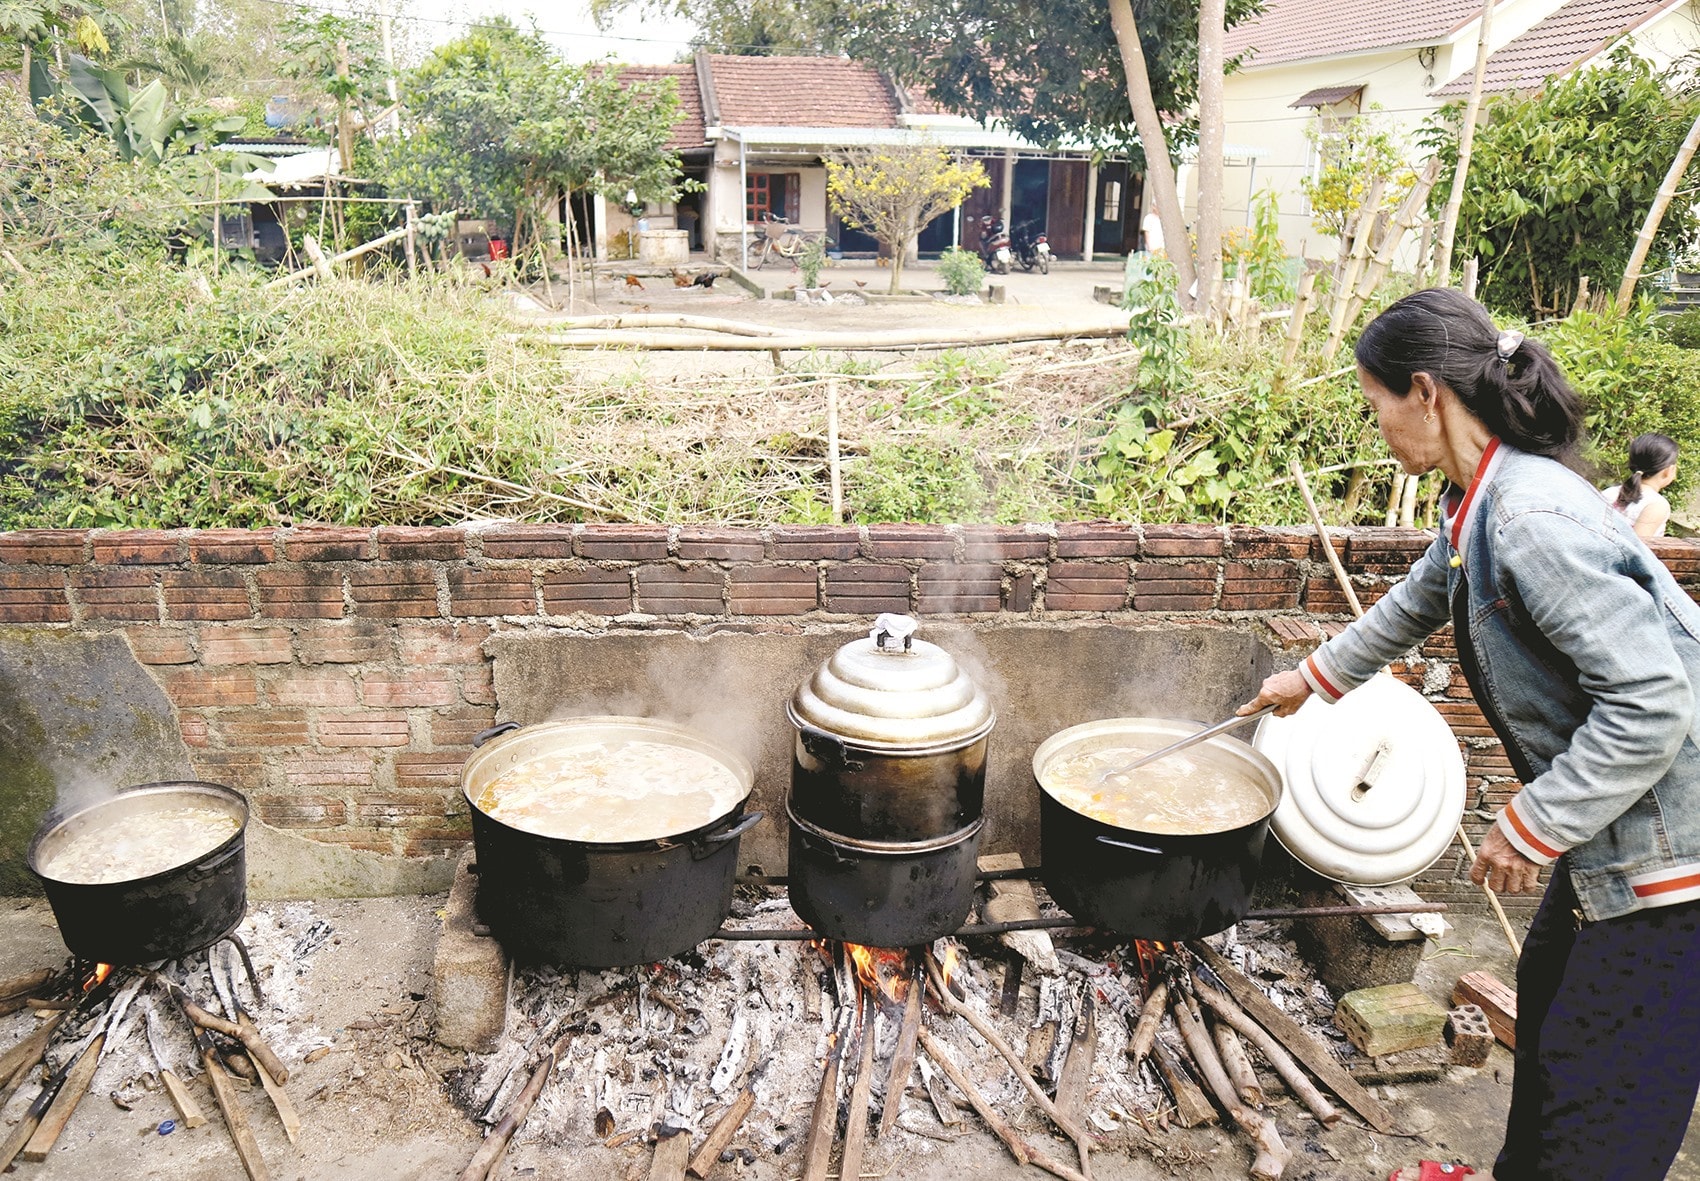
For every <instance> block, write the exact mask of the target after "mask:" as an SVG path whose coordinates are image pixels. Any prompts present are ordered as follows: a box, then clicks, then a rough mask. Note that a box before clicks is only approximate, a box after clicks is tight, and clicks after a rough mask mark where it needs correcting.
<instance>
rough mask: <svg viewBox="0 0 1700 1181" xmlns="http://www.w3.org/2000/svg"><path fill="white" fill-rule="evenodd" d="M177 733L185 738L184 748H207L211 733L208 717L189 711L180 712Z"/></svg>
mask: <svg viewBox="0 0 1700 1181" xmlns="http://www.w3.org/2000/svg"><path fill="white" fill-rule="evenodd" d="M177 732H178V733H179V734H181V735H182V736H183V745H184V746H195V747H203V746H206V745H207V742H208V739H209V737H210V733H211V731H210V727H209V725H208V722H207V715H206V714H198V713H191V712H189V711H188V710H179V711H178V714H177Z"/></svg>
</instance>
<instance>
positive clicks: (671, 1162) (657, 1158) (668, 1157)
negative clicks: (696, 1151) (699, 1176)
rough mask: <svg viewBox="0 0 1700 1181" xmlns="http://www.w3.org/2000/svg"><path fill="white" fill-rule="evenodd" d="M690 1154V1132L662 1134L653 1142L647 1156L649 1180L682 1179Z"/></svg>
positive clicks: (667, 1180) (681, 1180)
mask: <svg viewBox="0 0 1700 1181" xmlns="http://www.w3.org/2000/svg"><path fill="white" fill-rule="evenodd" d="M690 1155H691V1137H690V1133H688V1132H685V1131H683V1130H679V1131H675V1132H673V1133H672V1134H671V1135H663V1136H662V1137H661V1138H660V1139H659V1140H657V1141H656V1142H655V1152H654V1153H653V1154H652V1155H651V1156H650V1158H649V1181H684V1176H685V1162H686V1161H687V1160H688V1159H689V1157H690Z"/></svg>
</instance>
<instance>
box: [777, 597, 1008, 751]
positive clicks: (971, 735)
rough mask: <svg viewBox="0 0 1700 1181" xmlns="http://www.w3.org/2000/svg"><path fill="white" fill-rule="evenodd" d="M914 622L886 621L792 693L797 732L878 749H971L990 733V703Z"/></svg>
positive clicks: (835, 655)
mask: <svg viewBox="0 0 1700 1181" xmlns="http://www.w3.org/2000/svg"><path fill="white" fill-rule="evenodd" d="M916 627H917V624H916V622H915V620H913V619H911V618H909V617H908V616H907V615H881V616H880V617H879V618H878V619H876V620H875V621H874V626H873V628H872V630H870V631H869V633H868V635H867V636H866V638H864V639H860V640H855V641H852V642H851V643H848V644H846V645H844V646H843V647H842V648H840V649H839V650H838V651H837V652H834V653H833V654H832V656H831V657H830V658H828V660H827V661H826V663H824V664H822V665H821V666H820V667H819V668H818V669H816V670H815V672H814V675H813V676H811V677H810V678H809V679H808V680H807V681H805V682H804V683H803V684H802V685H799V686H798V687H797V692H796V693H795V694H793V695H792V698H791V704H790V707H789V713H790V715H791V720H792V721H793V722H795V723H796V724H797V725H799V726H804V727H809V728H812V729H815V730H821V731H824V732H825V733H827V734H831V735H833V736H834V737H837V738H841V739H848V740H853V741H857V742H861V743H866V744H868V745H871V746H875V747H883V748H895V749H914V748H935V747H948V746H949V745H951V744H952V743H963V744H965V743H968V742H971V741H974V740H975V739H978V738H980V737H981V736H983V735H984V734H986V733H987V732H988V731H990V730H991V728H992V722H993V721H994V714H993V711H992V703H991V699H990V698H989V697H987V696H986V693H985V690H983V689H981V688H980V686H979V685H977V684H975V682H974V680H973V678H971V677H970V676H969V675H968V674H967V672H965V671H964V670H963V668H962V666H961V665H959V664H958V663H957V662H956V658H955V657H954V656H952V655H951V654H950V653H949V652H946V651H945V650H944V649H943V648H940V647H939V646H938V645H936V644H929V643H928V642H927V641H925V640H921V639H916V638H915V629H916Z"/></svg>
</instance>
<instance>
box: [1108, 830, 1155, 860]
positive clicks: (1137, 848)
mask: <svg viewBox="0 0 1700 1181" xmlns="http://www.w3.org/2000/svg"><path fill="white" fill-rule="evenodd" d="M1098 843H1099V844H1100V845H1113V846H1114V847H1116V848H1117V849H1131V850H1133V851H1134V852H1135V853H1150V854H1151V855H1152V856H1154V857H1161V856H1162V855H1163V850H1161V849H1153V848H1152V847H1151V846H1150V845H1135V844H1133V843H1131V842H1129V841H1117V840H1112V839H1111V838H1109V837H1107V836H1104V835H1103V834H1102V833H1099V834H1098Z"/></svg>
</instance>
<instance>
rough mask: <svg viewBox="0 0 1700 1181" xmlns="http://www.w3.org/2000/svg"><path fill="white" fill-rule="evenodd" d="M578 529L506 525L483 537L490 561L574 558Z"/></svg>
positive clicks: (575, 527) (481, 538)
mask: <svg viewBox="0 0 1700 1181" xmlns="http://www.w3.org/2000/svg"><path fill="white" fill-rule="evenodd" d="M578 528H579V527H578V526H574V525H503V526H501V527H500V528H497V529H491V530H489V531H487V532H485V533H481V534H479V538H480V541H481V543H482V544H481V548H482V549H483V551H484V556H485V557H486V558H570V557H572V556H573V534H574V533H575V532H576V531H577V529H578Z"/></svg>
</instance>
